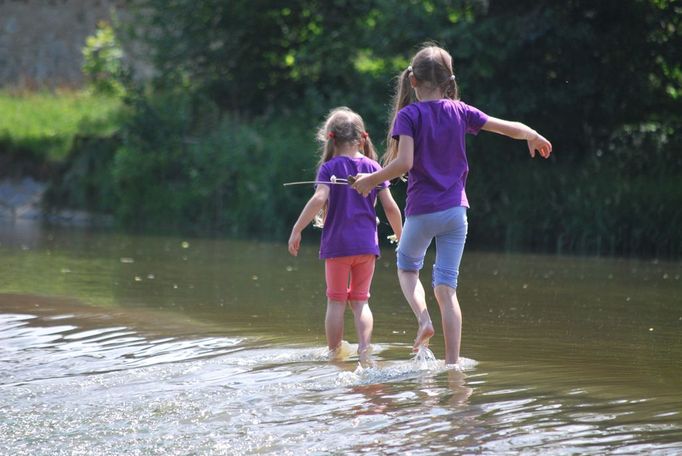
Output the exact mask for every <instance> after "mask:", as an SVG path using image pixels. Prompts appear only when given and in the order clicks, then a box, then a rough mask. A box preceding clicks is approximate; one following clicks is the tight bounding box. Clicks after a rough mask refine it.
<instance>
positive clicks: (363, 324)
mask: <svg viewBox="0 0 682 456" xmlns="http://www.w3.org/2000/svg"><path fill="white" fill-rule="evenodd" d="M350 307H351V309H352V310H353V318H354V320H355V331H356V332H357V333H358V355H360V357H361V358H362V357H363V356H365V355H368V354H369V353H368V351H367V350H368V349H369V344H370V343H371V341H372V328H373V327H374V317H373V316H372V311H371V310H370V308H369V303H368V302H367V301H350Z"/></svg>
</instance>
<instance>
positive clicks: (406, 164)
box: [398, 157, 412, 174]
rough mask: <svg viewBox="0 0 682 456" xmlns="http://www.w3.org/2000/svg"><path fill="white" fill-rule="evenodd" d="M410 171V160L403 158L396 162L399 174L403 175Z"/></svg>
mask: <svg viewBox="0 0 682 456" xmlns="http://www.w3.org/2000/svg"><path fill="white" fill-rule="evenodd" d="M411 169H412V160H411V159H410V158H407V157H405V158H403V159H402V160H400V161H399V162H398V171H400V173H401V174H405V173H407V172H408V171H409V170H411Z"/></svg>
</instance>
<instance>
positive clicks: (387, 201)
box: [379, 188, 403, 240]
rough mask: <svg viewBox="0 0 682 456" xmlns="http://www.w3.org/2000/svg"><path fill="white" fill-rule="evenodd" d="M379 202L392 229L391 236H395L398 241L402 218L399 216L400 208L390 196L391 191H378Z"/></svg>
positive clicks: (385, 189) (401, 232)
mask: <svg viewBox="0 0 682 456" xmlns="http://www.w3.org/2000/svg"><path fill="white" fill-rule="evenodd" d="M379 201H381V207H383V208H384V213H385V214H386V218H387V219H388V223H390V224H391V228H393V234H395V236H396V239H397V240H400V236H402V234H403V217H402V215H401V214H400V208H399V207H398V205H397V204H396V202H395V200H394V199H393V195H391V191H390V190H389V189H387V188H384V189H383V190H380V191H379Z"/></svg>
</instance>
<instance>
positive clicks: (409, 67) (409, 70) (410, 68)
mask: <svg viewBox="0 0 682 456" xmlns="http://www.w3.org/2000/svg"><path fill="white" fill-rule="evenodd" d="M407 71H408V72H410V73H412V65H410V66H408V67H407Z"/></svg>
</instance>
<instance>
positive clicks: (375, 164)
mask: <svg viewBox="0 0 682 456" xmlns="http://www.w3.org/2000/svg"><path fill="white" fill-rule="evenodd" d="M358 160H359V161H360V162H361V163H363V164H365V165H367V166H370V167H372V168H374V169H381V165H380V164H379V162H378V161H376V160H374V159H372V158H369V157H367V156H365V155H363V156H362V157H360V158H358Z"/></svg>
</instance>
